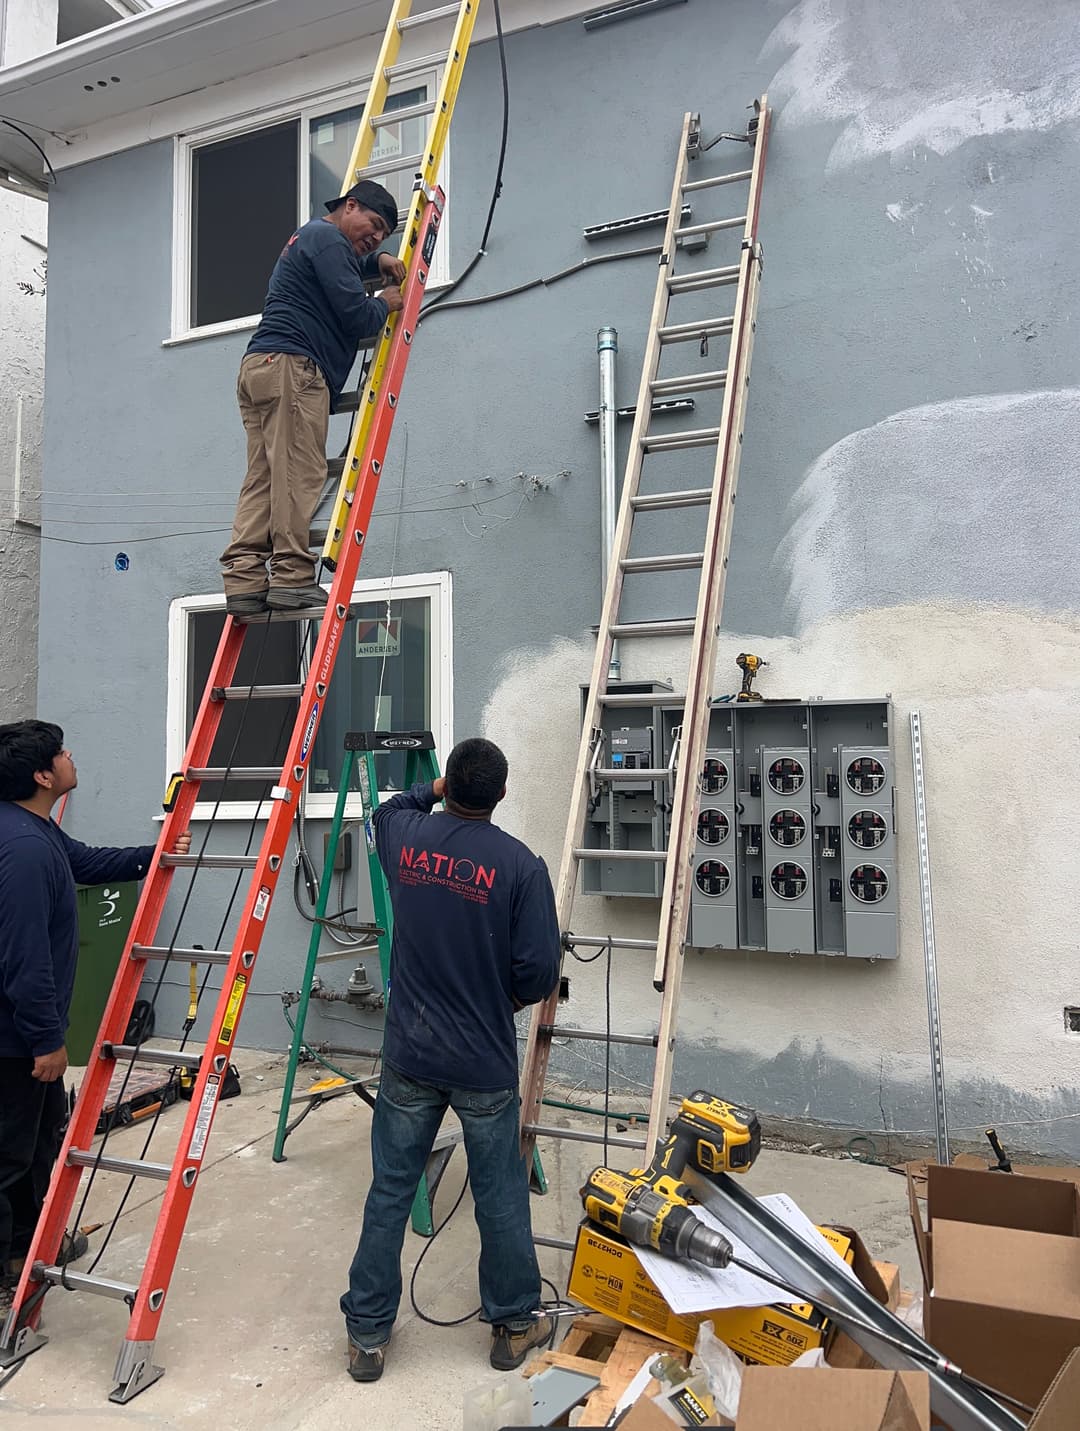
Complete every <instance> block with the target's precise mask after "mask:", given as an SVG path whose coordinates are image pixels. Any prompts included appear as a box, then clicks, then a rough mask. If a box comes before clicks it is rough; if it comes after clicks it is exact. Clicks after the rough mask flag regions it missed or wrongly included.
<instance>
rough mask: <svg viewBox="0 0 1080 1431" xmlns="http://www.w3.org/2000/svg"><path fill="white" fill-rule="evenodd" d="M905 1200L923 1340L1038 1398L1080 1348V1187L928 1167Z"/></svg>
mask: <svg viewBox="0 0 1080 1431" xmlns="http://www.w3.org/2000/svg"><path fill="white" fill-rule="evenodd" d="M908 1197H909V1202H910V1206H911V1221H912V1227H913V1228H914V1231H915V1241H916V1243H917V1245H918V1249H919V1261H920V1263H921V1265H922V1273H923V1283H924V1289H925V1291H926V1294H927V1295H926V1298H925V1301H924V1303H923V1316H924V1321H925V1326H926V1339H927V1341H929V1342H930V1343H931V1344H932V1345H933V1346H935V1347H936V1348H937V1349H938V1351H940V1352H941V1353H942V1354H943V1355H945V1356H947V1357H949V1358H950V1359H951V1360H953V1361H956V1362H957V1363H958V1364H959V1365H960V1366H962V1367H963V1368H964V1370H965V1371H967V1372H970V1373H971V1375H972V1376H976V1377H979V1378H981V1379H982V1380H983V1381H985V1382H987V1383H988V1384H989V1385H991V1386H993V1387H996V1388H997V1389H998V1390H999V1391H1005V1392H1007V1393H1008V1394H1009V1395H1011V1396H1015V1397H1017V1398H1018V1399H1019V1400H1020V1401H1024V1402H1027V1403H1028V1404H1029V1405H1032V1406H1034V1405H1036V1404H1037V1403H1038V1401H1039V1398H1040V1397H1041V1396H1043V1394H1044V1393H1045V1392H1046V1390H1047V1388H1048V1387H1049V1386H1050V1384H1051V1383H1052V1382H1053V1380H1054V1378H1055V1377H1056V1376H1057V1374H1058V1372H1059V1371H1060V1370H1061V1368H1062V1366H1063V1364H1064V1363H1065V1361H1066V1360H1067V1358H1068V1357H1069V1354H1070V1353H1071V1352H1072V1350H1073V1348H1074V1347H1078V1346H1080V1187H1078V1186H1077V1185H1076V1184H1075V1183H1072V1182H1065V1181H1059V1180H1056V1179H1049V1178H1026V1177H1019V1176H1017V1175H1016V1174H1014V1173H991V1172H980V1171H976V1170H973V1169H968V1168H955V1167H942V1166H940V1165H938V1164H931V1165H930V1167H929V1168H928V1169H927V1188H926V1219H925V1223H924V1221H923V1217H922V1214H921V1209H920V1206H919V1202H918V1197H917V1189H916V1187H915V1184H914V1180H913V1179H912V1178H910V1177H909V1181H908ZM1077 1424H1080V1417H1078V1421H1077Z"/></svg>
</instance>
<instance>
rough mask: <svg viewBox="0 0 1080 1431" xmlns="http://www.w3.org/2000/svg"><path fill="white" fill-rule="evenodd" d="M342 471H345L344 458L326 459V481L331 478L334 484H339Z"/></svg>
mask: <svg viewBox="0 0 1080 1431" xmlns="http://www.w3.org/2000/svg"><path fill="white" fill-rule="evenodd" d="M344 471H345V459H344V457H328V458H327V459H326V476H327V479H328V480H329V479H331V478H332V479H333V480H334V481H335V482H340V481H341V474H342V473H343V472H344Z"/></svg>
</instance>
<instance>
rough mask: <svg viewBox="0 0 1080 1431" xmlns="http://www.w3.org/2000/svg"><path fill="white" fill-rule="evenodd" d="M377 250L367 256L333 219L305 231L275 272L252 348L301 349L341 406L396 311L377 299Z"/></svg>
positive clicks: (267, 350)
mask: <svg viewBox="0 0 1080 1431" xmlns="http://www.w3.org/2000/svg"><path fill="white" fill-rule="evenodd" d="M378 276H379V256H378V254H377V253H372V254H368V255H366V257H364V258H361V257H360V256H359V254H358V253H357V252H356V250H355V249H354V248H353V246H352V244H351V243H350V242H349V240H348V239H347V238H346V237H345V235H344V234H343V233H342V232H341V230H340V229H339V228H338V227H337V226H336V225H335V224H332V223H329V222H328V221H327V220H326V219H312V220H311V222H310V223H306V224H304V226H303V227H302V228H299V229H297V231H296V232H295V233H294V234H293V236H292V238H291V239H290V240H289V242H288V243H287V244H286V245H285V247H284V248H283V249H282V250H281V256H280V258H279V259H278V261H277V263H275V264H274V271H273V273H271V275H270V287H269V288H268V290H267V293H266V302H265V303H264V304H263V315H262V321H261V322H260V324H259V326H258V327H257V328H256V329H255V332H254V333H253V334H252V336H251V342H250V343H249V344H248V345H247V351H248V352H249V353H299V354H301V356H303V357H305V358H310V359H311V360H312V361H313V362H314V363H315V364H316V365H317V366H318V368H319V371H320V372H321V373H322V375H323V377H324V378H325V379H326V384H327V387H329V389H330V405H331V408H333V407H335V406H336V405H337V400H338V398H339V397H340V396H341V390H342V388H343V387H344V386H345V384H346V382H347V381H348V378H349V373H350V372H351V370H352V365H353V363H355V362H356V353H357V349H358V348H359V346H360V344H361V342H363V340H364V339H365V338H374V337H375V335H376V334H377V333H378V332H379V330H380V329H381V328H382V326H383V324H384V323H385V322H386V319H387V317H388V315H389V313H390V309H389V307H388V306H387V303H386V300H385V299H383V298H375V297H369V296H368V292H367V289H366V288H365V287H364V281H365V279H372V278H378Z"/></svg>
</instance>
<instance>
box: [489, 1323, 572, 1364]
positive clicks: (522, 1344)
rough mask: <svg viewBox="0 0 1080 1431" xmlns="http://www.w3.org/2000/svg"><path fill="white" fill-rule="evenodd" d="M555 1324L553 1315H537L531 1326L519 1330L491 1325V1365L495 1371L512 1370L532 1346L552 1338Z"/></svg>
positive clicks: (539, 1344)
mask: <svg viewBox="0 0 1080 1431" xmlns="http://www.w3.org/2000/svg"><path fill="white" fill-rule="evenodd" d="M555 1325H556V1324H555V1318H554V1317H546V1316H538V1317H537V1318H536V1320H535V1321H534V1322H533V1324H532V1326H529V1327H525V1328H524V1329H522V1330H519V1331H515V1330H513V1329H512V1328H510V1327H492V1329H491V1358H490V1360H491V1365H492V1366H493V1367H494V1368H495V1370H496V1371H514V1370H515V1369H516V1368H517V1367H519V1366H520V1365H521V1363H522V1362H523V1361H524V1360H525V1358H526V1357H527V1356H528V1354H529V1352H530V1351H532V1349H533V1347H538V1346H542V1345H543V1343H544V1342H547V1341H551V1340H552V1339H553V1337H554V1334H555Z"/></svg>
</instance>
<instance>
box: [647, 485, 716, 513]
mask: <svg viewBox="0 0 1080 1431" xmlns="http://www.w3.org/2000/svg"><path fill="white" fill-rule="evenodd" d="M711 501H712V488H711V487H687V488H685V490H683V491H682V492H653V493H651V494H650V495H648V496H645V497H631V498H630V505H631V506H632V507H633V509H634V511H635V512H666V511H668V510H669V509H673V508H675V507H706V506H708V504H709V503H710V502H711Z"/></svg>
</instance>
